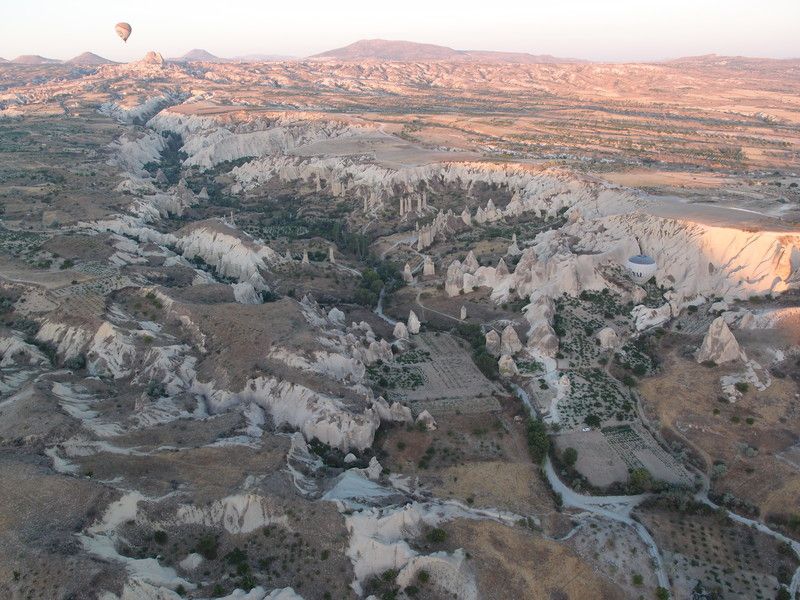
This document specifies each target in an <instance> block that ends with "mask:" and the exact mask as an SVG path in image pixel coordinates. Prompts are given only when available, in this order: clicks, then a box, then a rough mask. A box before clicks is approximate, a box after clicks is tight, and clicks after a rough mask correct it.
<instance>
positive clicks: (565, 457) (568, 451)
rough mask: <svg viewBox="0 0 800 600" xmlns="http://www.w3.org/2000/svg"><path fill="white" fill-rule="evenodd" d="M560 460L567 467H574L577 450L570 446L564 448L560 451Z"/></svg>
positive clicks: (576, 460) (576, 459)
mask: <svg viewBox="0 0 800 600" xmlns="http://www.w3.org/2000/svg"><path fill="white" fill-rule="evenodd" d="M561 461H562V462H563V463H564V464H565V465H567V466H568V467H574V466H575V463H576V462H578V451H577V450H575V448H572V447H569V448H565V449H564V452H562V453H561Z"/></svg>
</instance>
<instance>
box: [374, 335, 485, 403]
mask: <svg viewBox="0 0 800 600" xmlns="http://www.w3.org/2000/svg"><path fill="white" fill-rule="evenodd" d="M415 341H416V344H417V347H416V349H415V350H414V352H415V354H414V355H412V356H413V357H414V358H413V360H419V362H416V363H415V364H410V365H409V364H404V361H407V360H411V359H409V358H408V354H409V353H406V354H405V355H401V356H400V357H399V359H398V361H397V362H398V363H400V365H401V366H400V368H401V369H403V368H406V369H410V370H413V372H414V373H417V374H419V375H420V376H421V378H422V383H421V384H420V385H416V386H413V387H412V386H408V387H405V388H400V389H396V390H391V391H390V393H389V396H390V397H391V398H392V399H398V400H402V401H404V402H406V403H408V404H409V405H410V406H411V409H412V410H413V411H414V413H415V414H418V413H420V412H422V411H423V410H427V411H428V412H430V413H431V414H433V415H437V414H438V415H443V414H452V413H455V412H456V411H459V412H462V413H477V412H486V411H492V410H499V409H500V405H499V403H498V402H497V400H496V399H495V398H494V397H493V396H492V394H493V393H494V392H495V391H497V390H496V388H495V386H494V385H493V384H492V383H491V382H490V381H489V380H488V379H486V377H484V375H483V373H481V372H480V371H479V370H478V368H477V367H476V366H475V363H473V362H472V358H471V356H470V354H469V351H468V350H466V349H465V348H463V347H462V346H461V345H460V344H459V343H458V341H457V340H456V339H455V338H454V337H453V336H451V335H448V334H445V333H438V334H437V333H423V334H420V335H419V336H416V337H415Z"/></svg>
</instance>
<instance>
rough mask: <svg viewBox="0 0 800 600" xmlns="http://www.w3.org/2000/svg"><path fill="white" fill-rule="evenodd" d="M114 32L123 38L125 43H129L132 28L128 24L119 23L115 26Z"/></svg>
mask: <svg viewBox="0 0 800 600" xmlns="http://www.w3.org/2000/svg"><path fill="white" fill-rule="evenodd" d="M114 31H116V32H117V35H118V36H119V37H121V38H122V41H123V42H127V41H128V38H129V37H130V36H131V26H130V25H129V24H128V23H117V24H116V25H114Z"/></svg>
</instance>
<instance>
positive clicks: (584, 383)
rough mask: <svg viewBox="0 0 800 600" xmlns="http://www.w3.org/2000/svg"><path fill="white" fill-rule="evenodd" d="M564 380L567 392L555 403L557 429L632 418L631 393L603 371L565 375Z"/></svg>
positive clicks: (597, 369)
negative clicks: (567, 379)
mask: <svg viewBox="0 0 800 600" xmlns="http://www.w3.org/2000/svg"><path fill="white" fill-rule="evenodd" d="M567 376H568V377H569V382H570V391H569V393H568V394H567V396H566V397H565V398H564V399H562V400H560V401H559V403H558V411H559V413H560V415H561V425H562V427H564V428H565V429H571V428H573V427H576V426H578V425H580V424H582V423H587V424H593V425H597V424H600V423H605V422H608V421H614V422H625V421H629V420H631V419H633V418H634V406H635V401H634V399H633V397H632V395H631V392H630V391H629V390H627V389H625V387H624V386H623V385H622V384H621V383H620V382H619V381H617V380H616V379H614V378H613V377H611V375H609V374H608V373H607V372H606V371H604V370H603V369H600V368H597V367H595V368H590V369H581V370H575V371H569V372H568V373H567Z"/></svg>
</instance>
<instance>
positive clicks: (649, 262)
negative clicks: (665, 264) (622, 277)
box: [625, 254, 658, 283]
mask: <svg viewBox="0 0 800 600" xmlns="http://www.w3.org/2000/svg"><path fill="white" fill-rule="evenodd" d="M625 267H627V269H628V271H629V272H630V274H631V278H632V279H633V280H634V281H636V283H644V282H645V281H647V280H648V279H650V278H651V277H652V276H653V275H655V274H656V271H658V265H656V261H655V260H654V259H653V258H652V257H651V256H647V255H646V254H637V255H636V256H631V257H630V258H629V259H628V261H627V262H626V263H625Z"/></svg>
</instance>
